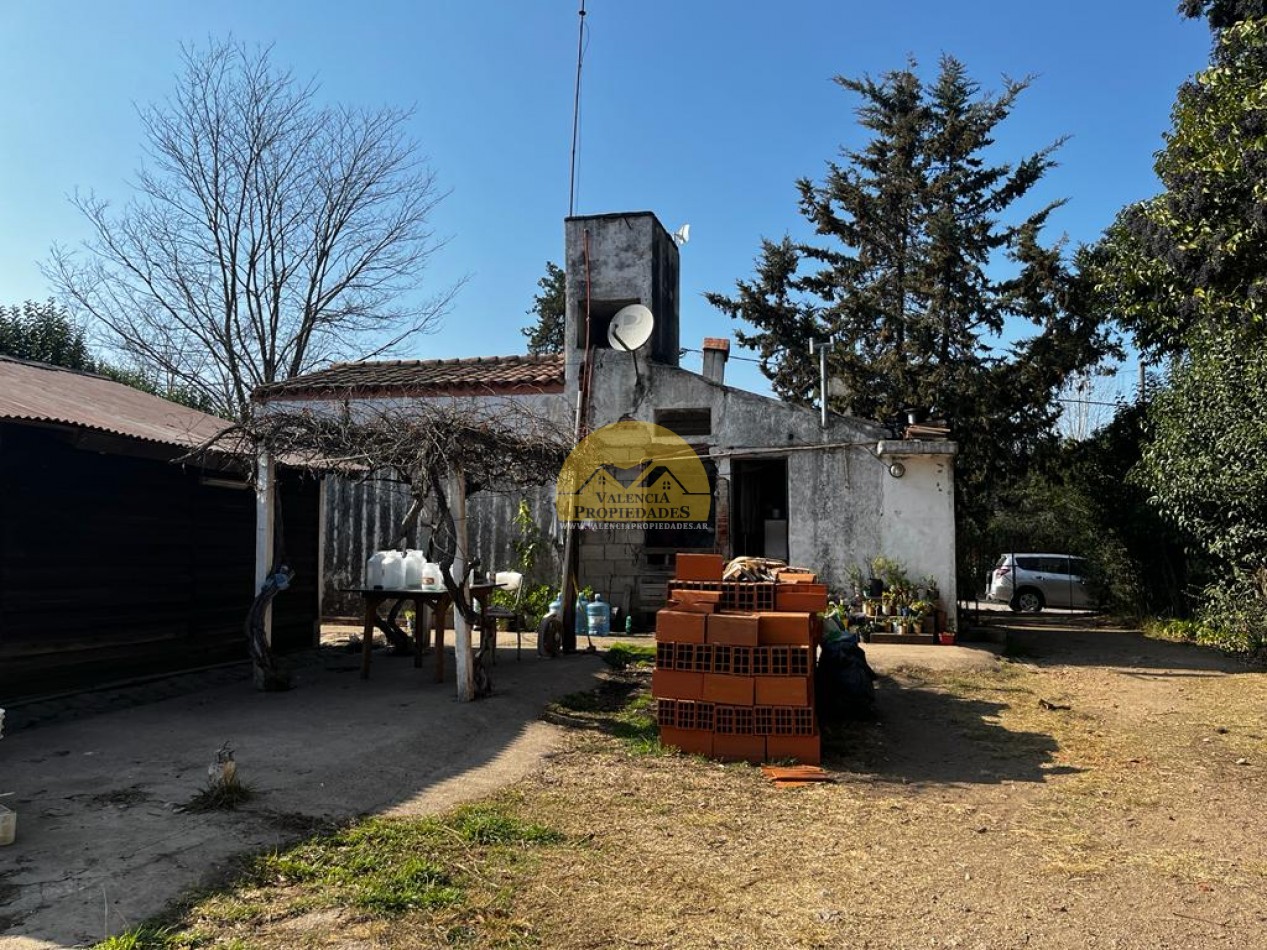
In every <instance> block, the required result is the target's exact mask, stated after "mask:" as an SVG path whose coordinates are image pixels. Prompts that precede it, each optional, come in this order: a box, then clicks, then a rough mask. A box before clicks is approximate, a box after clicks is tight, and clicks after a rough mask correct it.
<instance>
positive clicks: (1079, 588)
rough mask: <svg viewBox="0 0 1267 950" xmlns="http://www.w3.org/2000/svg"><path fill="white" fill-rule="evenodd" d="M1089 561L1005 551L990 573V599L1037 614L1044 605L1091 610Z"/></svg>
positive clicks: (1069, 557)
mask: <svg viewBox="0 0 1267 950" xmlns="http://www.w3.org/2000/svg"><path fill="white" fill-rule="evenodd" d="M1087 572H1088V567H1087V562H1086V561H1085V560H1083V559H1082V558H1080V557H1071V556H1070V555H1068V554H1004V555H1003V556H1002V557H1000V558H999V561H998V563H997V564H995V566H994V570H992V571H991V572H990V573H989V574H988V575H987V576H986V598H987V599H988V600H992V601H996V602H998V603H1003V604H1007V605H1008V606H1009V607H1011V608H1012V609H1013V610H1018V611H1021V612H1022V613H1032V614H1036V613H1038V612H1039V611H1040V610H1042V609H1043V608H1044V607H1072V608H1075V609H1078V608H1082V609H1091V608H1094V607H1095V606H1096V598H1095V596H1094V592H1093V590H1092V588H1091V585H1090V583H1089V582H1088V580H1087Z"/></svg>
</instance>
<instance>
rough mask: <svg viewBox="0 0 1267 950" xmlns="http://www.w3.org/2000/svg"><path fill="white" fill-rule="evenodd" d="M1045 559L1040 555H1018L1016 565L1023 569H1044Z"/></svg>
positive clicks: (1045, 568)
mask: <svg viewBox="0 0 1267 950" xmlns="http://www.w3.org/2000/svg"><path fill="white" fill-rule="evenodd" d="M1046 560H1047V559H1046V558H1041V557H1018V558H1017V559H1016V565H1017V566H1018V567H1019V568H1020V569H1021V570H1023V571H1045V570H1047V565H1046Z"/></svg>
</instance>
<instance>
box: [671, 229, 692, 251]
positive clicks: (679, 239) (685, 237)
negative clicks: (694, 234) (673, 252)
mask: <svg viewBox="0 0 1267 950" xmlns="http://www.w3.org/2000/svg"><path fill="white" fill-rule="evenodd" d="M690 239H691V226H690V225H689V224H684V225H682V226H681V227H680V228H678V229H677V230H676V231H674V232H673V243H674V244H676V245H677V246H678V247H681V246H682V245H683V244H685V243H686V242H687V241H689V240H690Z"/></svg>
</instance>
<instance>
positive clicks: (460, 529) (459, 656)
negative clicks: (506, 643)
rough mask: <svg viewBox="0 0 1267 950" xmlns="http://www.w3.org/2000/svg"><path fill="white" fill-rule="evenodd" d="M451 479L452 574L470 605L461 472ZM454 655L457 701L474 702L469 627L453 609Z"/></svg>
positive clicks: (455, 609)
mask: <svg viewBox="0 0 1267 950" xmlns="http://www.w3.org/2000/svg"><path fill="white" fill-rule="evenodd" d="M450 478H451V485H452V487H451V489H450V495H449V511H450V512H452V514H453V528H454V535H455V541H454V546H455V548H456V551H455V552H454V555H453V572H454V574H456V575H457V579H458V586H460V587H461V588H462V591H463V594H464V596H465V597H466V599H467V600H468V601H469V599H470V590H469V589H468V587H467V584H466V573H467V566H468V565H469V564H470V560H471V559H470V554H469V553H468V548H467V535H466V475H465V474H464V473H463V472H462V470H461V469H460V468H455V469H454V470H453V472H452V473H451V476H450ZM437 648H438V645H437ZM453 653H454V657H455V660H456V662H455V663H454V667H455V671H456V676H457V681H458V699H460V700H462V701H463V702H470V701H471V700H473V699H474V698H475V664H474V659H473V657H472V656H471V626H470V624H468V623H467V622H466V617H464V616H463V615H462V611H460V610H458V609H457V608H456V606H455V607H454V610H453Z"/></svg>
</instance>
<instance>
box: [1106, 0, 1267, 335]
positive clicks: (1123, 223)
mask: <svg viewBox="0 0 1267 950" xmlns="http://www.w3.org/2000/svg"><path fill="white" fill-rule="evenodd" d="M1172 116H1173V122H1174V127H1173V129H1172V130H1171V132H1170V133H1168V134H1167V136H1166V146H1165V148H1164V149H1163V150H1162V152H1161V153H1159V155H1158V158H1157V162H1156V166H1155V167H1156V171H1157V176H1158V178H1159V179H1160V180H1161V183H1162V186H1163V188H1164V190H1163V191H1162V193H1161V194H1159V195H1157V196H1156V197H1154V198H1150V199H1148V200H1146V201H1142V202H1139V203H1138V204H1135V205H1131V206H1130V207H1127V208H1126V209H1124V210H1123V211H1122V212H1121V213H1120V214H1119V215H1118V217H1117V219H1116V221H1115V222H1114V224H1113V225H1112V227H1111V228H1110V229H1109V231H1108V233H1107V235H1106V239H1105V253H1104V255H1103V257H1102V268H1101V272H1100V281H1101V289H1102V291H1103V293H1104V295H1105V298H1106V303H1107V305H1108V306H1109V307H1110V308H1111V309H1112V312H1113V313H1115V314H1116V315H1117V316H1118V318H1119V320H1120V321H1121V322H1122V323H1123V325H1124V326H1126V327H1127V328H1128V329H1130V330H1132V331H1133V332H1134V334H1135V338H1136V341H1137V343H1138V344H1139V346H1140V347H1141V348H1142V349H1143V350H1144V351H1145V352H1146V353H1148V354H1149V355H1151V356H1153V357H1162V356H1167V355H1172V354H1181V353H1183V352H1185V351H1186V350H1187V349H1188V348H1189V347H1190V346H1191V345H1194V344H1195V345H1197V346H1201V345H1203V341H1205V340H1206V339H1208V338H1209V335H1210V334H1211V333H1212V332H1214V333H1223V332H1229V331H1230V332H1238V331H1248V332H1250V333H1251V334H1252V335H1254V336H1257V335H1258V334H1260V333H1261V332H1262V331H1263V330H1264V328H1265V323H1264V321H1265V319H1267V218H1264V216H1263V214H1262V211H1261V208H1262V195H1263V190H1264V189H1265V188H1267V20H1247V21H1244V22H1241V23H1237V24H1234V25H1232V26H1229V27H1228V28H1226V29H1224V30H1222V31H1221V32H1220V33H1219V34H1218V40H1217V42H1216V45H1215V49H1214V56H1213V62H1212V63H1211V65H1210V67H1209V68H1208V69H1206V70H1205V71H1204V72H1202V73H1201V74H1200V75H1199V76H1198V77H1196V78H1195V79H1194V80H1192V81H1190V82H1188V83H1185V84H1184V85H1183V86H1182V87H1181V88H1180V90H1179V94H1178V98H1177V101H1176V103H1175V107H1174V110H1173V113H1172Z"/></svg>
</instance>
